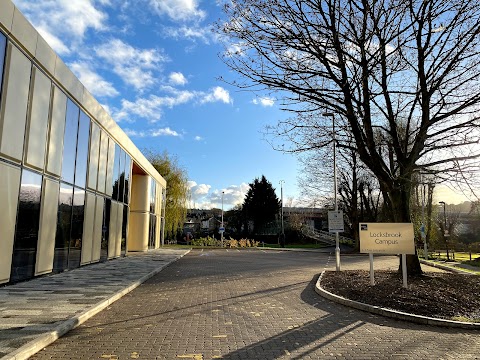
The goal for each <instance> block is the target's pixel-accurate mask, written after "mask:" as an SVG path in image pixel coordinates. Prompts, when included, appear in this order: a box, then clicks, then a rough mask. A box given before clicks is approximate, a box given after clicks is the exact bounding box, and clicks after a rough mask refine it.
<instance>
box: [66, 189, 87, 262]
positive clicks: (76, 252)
mask: <svg viewBox="0 0 480 360" xmlns="http://www.w3.org/2000/svg"><path fill="white" fill-rule="evenodd" d="M84 216H85V190H83V189H77V188H75V189H74V190H73V208H72V230H71V236H70V244H69V249H68V268H69V269H75V268H77V267H79V266H80V260H81V256H82V238H83V218H84Z"/></svg>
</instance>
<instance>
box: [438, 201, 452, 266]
mask: <svg viewBox="0 0 480 360" xmlns="http://www.w3.org/2000/svg"><path fill="white" fill-rule="evenodd" d="M438 203H439V204H442V205H443V219H444V221H445V225H444V228H443V237H444V238H445V246H446V248H447V260H450V254H449V253H448V241H447V237H448V236H449V234H448V230H447V212H446V210H445V206H446V204H445V201H439V202H438Z"/></svg>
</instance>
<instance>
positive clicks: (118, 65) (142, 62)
mask: <svg viewBox="0 0 480 360" xmlns="http://www.w3.org/2000/svg"><path fill="white" fill-rule="evenodd" d="M95 53H96V54H97V55H98V56H99V57H100V58H102V59H104V60H105V61H106V62H107V63H109V64H110V65H112V66H113V71H114V72H115V73H116V74H117V75H118V76H120V78H122V80H123V81H125V83H127V84H129V85H132V86H133V87H134V88H135V89H137V90H143V89H146V88H148V87H151V86H152V85H153V84H155V79H156V76H155V74H154V71H159V70H160V65H161V64H162V63H164V62H166V61H168V57H167V56H165V55H164V54H163V53H162V52H161V51H160V50H158V49H137V48H134V47H133V46H131V45H129V44H126V43H124V42H123V41H122V40H120V39H113V40H111V41H109V42H107V43H104V44H102V45H100V46H97V47H96V48H95Z"/></svg>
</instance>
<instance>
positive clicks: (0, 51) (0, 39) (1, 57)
mask: <svg viewBox="0 0 480 360" xmlns="http://www.w3.org/2000/svg"><path fill="white" fill-rule="evenodd" d="M6 46H7V38H6V37H5V36H3V34H2V33H0V94H1V93H2V82H3V81H2V80H3V65H4V63H5V49H6Z"/></svg>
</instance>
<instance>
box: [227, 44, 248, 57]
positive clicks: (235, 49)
mask: <svg viewBox="0 0 480 360" xmlns="http://www.w3.org/2000/svg"><path fill="white" fill-rule="evenodd" d="M244 46H245V45H243V44H230V45H229V46H228V48H227V50H226V52H225V56H227V57H232V56H233V55H240V56H245V50H244Z"/></svg>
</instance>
